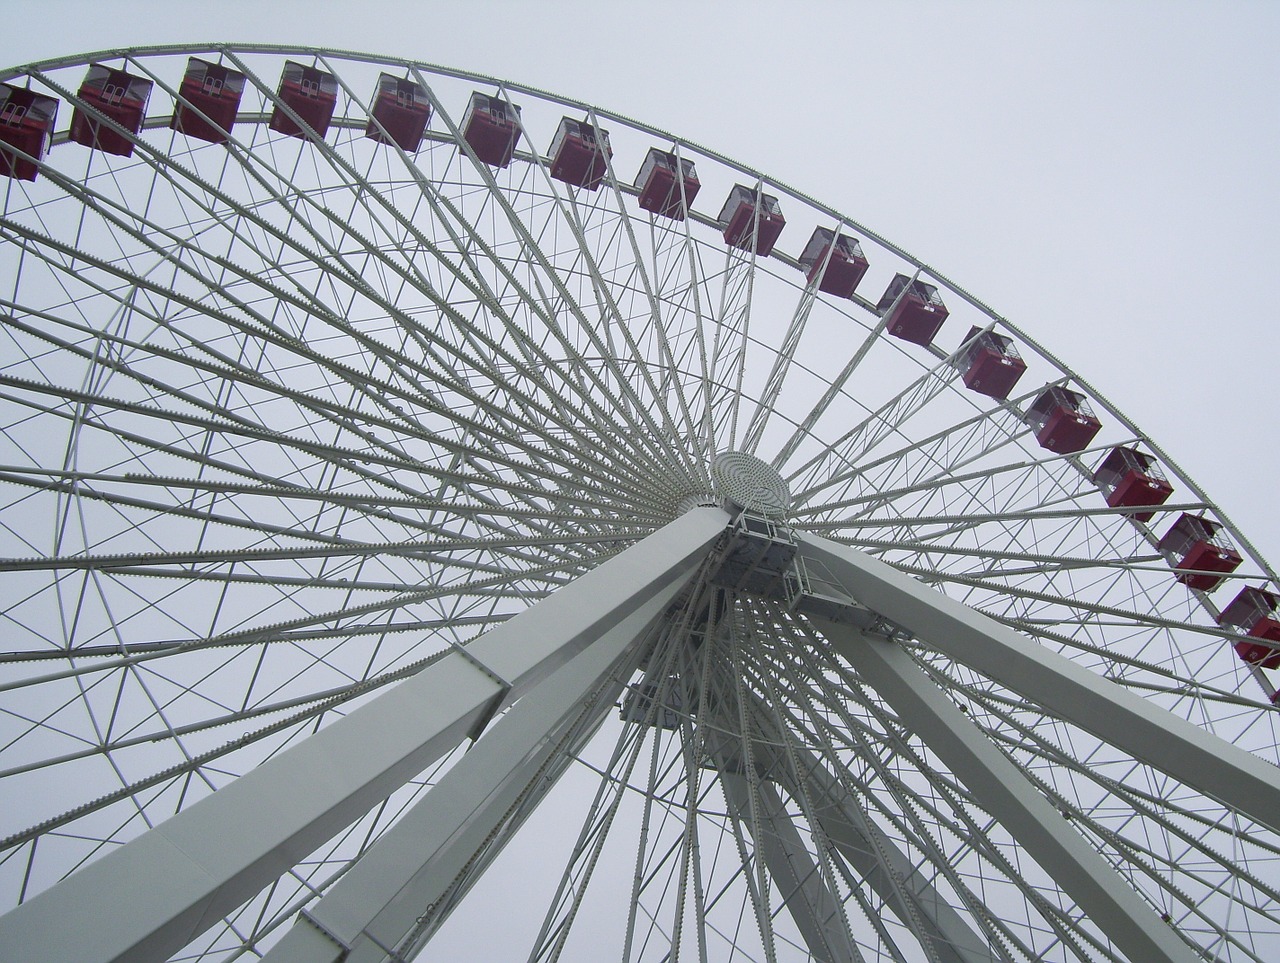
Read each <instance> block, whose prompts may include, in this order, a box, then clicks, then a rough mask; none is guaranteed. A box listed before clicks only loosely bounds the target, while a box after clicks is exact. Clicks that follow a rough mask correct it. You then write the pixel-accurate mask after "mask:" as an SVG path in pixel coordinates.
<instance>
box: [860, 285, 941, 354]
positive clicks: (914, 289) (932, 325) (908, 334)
mask: <svg viewBox="0 0 1280 963" xmlns="http://www.w3.org/2000/svg"><path fill="white" fill-rule="evenodd" d="M908 285H909V287H908ZM899 295H902V296H901V297H899ZM895 301H896V302H897V306H896V307H895V306H894V302H895ZM890 308H892V309H893V313H892V314H890V315H889V318H888V321H887V322H886V323H885V330H886V331H888V332H889V333H890V334H891V335H893V336H894V337H895V338H901V339H902V340H903V341H910V342H912V343H913V344H929V343H930V342H932V341H933V336H934V335H935V334H937V333H938V329H939V328H941V327H942V322H943V321H945V320H947V307H946V305H945V304H943V303H942V297H941V296H940V295H939V294H938V289H937V288H936V287H934V286H933V285H932V284H926V283H925V282H924V281H921V280H920V279H919V278H917V279H916V280H914V281H913V280H911V279H910V278H909V277H907V276H906V275H905V274H895V275H894V276H893V280H892V281H890V282H889V286H888V287H887V288H885V292H884V295H883V296H882V297H881V298H880V302H879V303H878V304H877V305H876V310H877V311H879V312H880V313H881V314H882V315H883V314H884V313H885V312H886V311H888V310H889V309H890Z"/></svg>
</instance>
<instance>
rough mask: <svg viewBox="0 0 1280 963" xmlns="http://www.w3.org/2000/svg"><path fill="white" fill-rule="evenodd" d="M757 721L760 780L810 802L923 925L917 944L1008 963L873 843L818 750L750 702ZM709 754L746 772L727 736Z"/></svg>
mask: <svg viewBox="0 0 1280 963" xmlns="http://www.w3.org/2000/svg"><path fill="white" fill-rule="evenodd" d="M749 698H750V697H749ZM750 715H751V718H752V720H753V721H754V723H755V725H756V726H757V727H758V728H759V730H760V735H761V739H760V740H759V741H758V742H757V743H756V744H755V746H754V747H753V753H752V754H753V756H754V758H755V762H756V767H757V769H758V770H759V772H760V776H761V778H767V779H771V780H773V781H774V782H775V783H777V784H778V786H780V787H781V788H782V790H783V791H784V792H786V793H787V795H789V796H790V797H791V798H792V799H801V798H807V799H808V800H809V803H810V804H811V805H812V807H813V812H812V821H813V822H814V823H816V825H815V827H814V828H815V829H817V828H820V829H821V831H822V833H823V834H824V835H825V836H826V838H827V839H828V840H829V841H830V843H831V845H832V846H833V847H834V848H835V850H836V852H838V853H839V854H840V856H841V858H842V859H844V861H845V863H846V864H847V865H848V867H849V869H850V870H851V871H852V872H853V874H854V875H855V876H858V877H860V878H861V879H862V880H863V881H864V882H865V884H866V885H867V886H869V887H870V888H871V889H872V890H874V891H875V893H876V894H877V895H878V896H879V897H880V899H881V900H882V901H883V902H884V904H885V905H886V906H887V907H888V908H889V909H890V911H892V912H893V913H894V915H896V916H897V917H898V919H899V920H900V921H901V922H902V924H903V925H904V926H907V927H908V928H911V929H912V930H913V931H914V930H915V929H916V927H914V926H912V921H913V920H915V921H917V922H918V925H919V930H920V931H919V932H918V933H917V934H916V935H917V937H918V938H919V939H921V940H929V942H930V944H931V946H932V948H933V952H934V958H936V959H937V960H938V961H939V963H1005V961H1006V960H1007V957H1005V956H1004V955H1003V954H999V955H997V950H996V949H995V948H993V947H992V946H990V945H989V943H988V941H987V940H985V939H983V938H982V937H981V936H980V935H979V934H978V933H976V932H975V931H974V930H973V928H972V927H970V926H969V924H968V923H967V922H966V921H965V919H964V918H963V917H962V916H961V915H960V914H959V913H957V912H956V911H955V909H953V908H952V906H951V903H950V902H949V901H948V900H947V898H945V897H944V896H943V895H942V894H941V893H939V892H938V891H937V889H935V888H934V886H933V885H932V883H930V882H929V880H928V879H927V878H926V877H925V876H924V875H923V874H922V873H920V872H917V870H916V866H915V864H914V863H913V862H912V861H911V859H910V858H909V857H908V856H907V854H906V853H904V852H903V851H902V850H901V849H899V848H898V846H897V844H896V843H894V841H893V840H891V839H889V838H887V837H885V836H884V835H883V834H881V835H880V836H879V837H878V838H876V839H873V838H872V833H873V832H874V831H875V830H874V827H873V826H872V825H871V823H870V820H869V818H868V817H867V816H866V814H865V813H864V812H863V811H862V809H861V807H860V806H859V805H858V803H857V801H856V800H855V799H853V798H852V797H851V796H850V795H849V793H848V791H847V790H846V789H845V787H844V786H843V785H842V784H841V783H840V781H839V780H838V779H836V778H835V777H834V776H833V775H831V773H830V772H829V771H828V770H827V769H826V767H825V766H823V765H822V763H821V762H820V761H819V759H818V757H817V756H816V755H814V753H813V752H812V750H810V749H808V748H807V747H806V746H805V745H802V744H800V743H799V742H797V741H796V740H795V739H794V738H793V737H790V736H787V735H786V734H785V733H784V732H783V730H782V728H781V726H780V725H779V723H778V721H776V720H777V717H776V715H775V714H774V713H773V712H772V711H771V710H770V709H769V707H768V704H767V703H766V702H765V701H764V700H763V699H761V698H759V697H755V698H751V701H750ZM723 728H724V729H725V730H726V731H732V728H733V725H732V723H725V724H723ZM784 740H788V741H790V742H791V746H790V751H789V752H786V751H784V750H783V749H782V746H783V745H784V744H785V743H784ZM707 748H708V752H709V753H710V754H711V756H712V758H713V760H714V761H715V764H716V766H717V767H718V768H719V770H720V772H721V773H727V774H732V773H736V772H740V771H741V769H742V757H741V754H740V753H739V751H738V749H737V742H736V740H734V739H732V738H730V737H729V736H727V735H721V736H718V737H716V738H708V740H707ZM793 759H794V761H795V765H794V766H793V765H792V764H791V760H793ZM797 770H799V771H797ZM721 778H723V776H722V777H721Z"/></svg>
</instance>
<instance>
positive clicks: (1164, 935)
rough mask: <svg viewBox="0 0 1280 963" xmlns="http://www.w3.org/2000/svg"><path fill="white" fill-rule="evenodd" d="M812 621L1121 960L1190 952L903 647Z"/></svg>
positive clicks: (1182, 962) (1173, 962)
mask: <svg viewBox="0 0 1280 963" xmlns="http://www.w3.org/2000/svg"><path fill="white" fill-rule="evenodd" d="M813 621H814V622H815V624H817V625H818V626H819V628H820V629H821V630H822V632H823V634H824V635H825V636H826V637H827V639H828V640H829V641H830V642H831V644H832V645H833V646H834V648H835V649H836V651H837V652H839V653H840V655H841V656H842V657H843V658H844V659H845V660H847V661H848V662H849V664H850V665H852V666H853V668H854V669H855V670H856V671H857V672H858V673H859V675H861V676H862V678H863V679H865V680H866V682H867V683H868V684H869V685H870V686H871V687H872V688H874V689H875V690H876V692H877V694H879V695H880V696H881V697H882V698H883V699H884V700H885V701H886V702H887V703H888V704H889V705H891V706H892V707H893V709H894V711H895V712H896V713H897V714H898V718H899V719H901V720H902V722H903V724H904V725H906V726H908V727H909V728H910V729H911V730H912V731H913V732H915V733H917V734H918V735H919V736H920V738H921V739H923V740H924V741H925V743H926V744H927V745H928V746H929V748H930V750H931V751H932V752H934V753H935V754H936V755H937V756H938V758H939V759H941V760H942V761H943V762H944V763H946V765H947V766H948V767H950V769H951V771H952V772H953V773H955V775H956V776H957V777H959V778H960V780H961V781H963V782H964V784H965V785H966V786H967V787H968V788H969V791H970V792H972V793H973V794H974V796H975V798H976V799H977V800H978V802H979V803H980V804H981V805H982V807H983V808H984V809H985V810H986V811H987V812H989V813H990V814H991V815H992V816H993V817H994V818H995V819H996V820H997V822H999V823H1000V825H1001V826H1002V827H1004V829H1005V830H1007V831H1008V832H1009V833H1010V835H1012V836H1013V837H1014V839H1016V840H1017V841H1018V844H1019V845H1020V846H1022V848H1023V849H1025V850H1026V852H1027V854H1028V855H1029V856H1030V857H1031V858H1032V859H1034V860H1035V861H1036V862H1037V863H1038V864H1039V865H1040V867H1041V868H1042V869H1044V870H1045V871H1046V872H1047V873H1049V874H1050V875H1051V876H1052V877H1053V878H1054V880H1055V881H1056V882H1057V883H1058V885H1059V886H1061V887H1062V889H1063V891H1064V892H1065V893H1066V894H1067V895H1068V896H1070V897H1071V899H1073V900H1075V902H1076V903H1077V905H1079V906H1080V908H1081V909H1082V910H1084V912H1085V913H1086V914H1087V915H1088V917H1089V918H1090V919H1091V920H1093V922H1094V923H1095V924H1097V926H1098V927H1099V929H1101V930H1102V932H1104V933H1105V934H1106V935H1107V936H1108V937H1109V938H1110V939H1111V940H1112V941H1114V942H1115V944H1116V946H1118V947H1119V948H1120V950H1121V951H1122V952H1123V953H1124V954H1125V955H1126V956H1128V957H1129V959H1131V960H1142V961H1143V963H1195V961H1197V960H1198V959H1199V956H1198V954H1196V953H1195V952H1194V951H1193V950H1192V949H1191V947H1189V946H1188V945H1187V944H1186V943H1184V942H1183V941H1182V940H1181V939H1180V938H1179V937H1178V935H1177V933H1176V931H1175V930H1174V929H1173V928H1172V927H1170V926H1169V925H1168V924H1167V923H1165V922H1164V921H1162V920H1161V919H1160V918H1159V917H1158V916H1156V914H1155V910H1154V909H1152V907H1151V906H1150V905H1149V904H1147V903H1146V902H1145V901H1144V900H1143V899H1142V897H1141V896H1139V895H1138V893H1137V892H1136V891H1135V890H1133V889H1131V888H1130V887H1129V884H1128V883H1127V882H1126V881H1125V880H1123V879H1122V878H1121V877H1120V876H1119V874H1117V873H1116V871H1115V870H1114V869H1113V868H1112V867H1111V866H1110V865H1109V864H1108V863H1107V862H1106V861H1105V860H1104V859H1103V858H1102V856H1101V855H1100V854H1099V853H1098V852H1097V851H1096V850H1094V848H1093V847H1092V846H1091V845H1090V844H1089V843H1088V842H1087V841H1086V840H1085V839H1084V837H1082V836H1081V835H1080V834H1079V833H1078V832H1076V830H1075V829H1074V828H1073V827H1072V825H1071V824H1070V823H1068V822H1066V821H1065V820H1063V819H1062V817H1061V816H1060V815H1059V813H1058V811H1057V810H1056V809H1055V808H1054V807H1053V806H1052V805H1051V804H1050V803H1049V801H1048V800H1047V799H1046V798H1045V797H1044V796H1043V795H1041V794H1040V792H1039V790H1038V789H1037V788H1036V787H1035V785H1034V784H1033V783H1032V782H1031V781H1030V780H1028V779H1027V778H1026V776H1024V775H1023V774H1022V771H1021V770H1020V769H1019V768H1018V767H1017V766H1016V765H1015V764H1014V763H1013V761H1012V760H1010V759H1009V757H1007V756H1006V755H1004V753H1002V752H1001V751H1000V750H999V749H997V748H996V746H995V744H994V743H992V742H991V740H990V739H989V738H988V737H987V735H986V734H985V733H984V732H983V731H982V730H981V729H979V728H978V726H977V725H976V724H974V722H973V721H972V720H970V719H969V718H968V717H967V716H966V715H965V714H964V713H962V712H961V711H960V710H959V709H958V708H957V707H956V706H955V705H954V704H953V703H952V702H951V701H950V700H949V699H948V698H947V697H946V695H945V694H944V693H943V692H942V691H941V690H940V689H939V688H938V687H937V686H936V685H935V684H934V683H933V681H932V680H931V679H930V678H929V677H928V676H927V675H925V673H924V672H923V671H922V670H921V669H920V667H919V666H918V665H916V664H915V661H914V660H913V659H912V658H911V656H910V654H909V653H908V652H907V651H906V650H905V649H903V648H902V647H901V646H900V645H899V644H897V643H896V642H891V641H888V640H887V639H884V638H881V637H880V636H876V635H868V634H866V633H864V632H862V631H861V630H859V629H857V628H855V627H853V626H850V625H844V624H839V623H836V622H831V621H829V620H825V619H818V618H815V619H814V620H813Z"/></svg>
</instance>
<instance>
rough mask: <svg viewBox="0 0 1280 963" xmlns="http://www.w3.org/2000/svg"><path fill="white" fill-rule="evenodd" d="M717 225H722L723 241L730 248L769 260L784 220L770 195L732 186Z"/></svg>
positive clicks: (785, 222)
mask: <svg viewBox="0 0 1280 963" xmlns="http://www.w3.org/2000/svg"><path fill="white" fill-rule="evenodd" d="M720 223H721V224H723V225H724V241H725V243H726V244H728V245H729V246H730V247H736V248H740V249H741V250H743V251H754V252H755V253H756V254H757V255H759V256H760V257H768V256H769V253H770V252H771V251H772V250H773V245H774V243H775V242H777V240H778V235H779V234H781V233H782V229H783V228H784V227H786V224H787V221H786V218H784V217H783V216H782V206H781V205H780V204H779V203H778V199H777V198H776V197H774V196H773V195H772V194H765V193H763V192H760V191H756V190H754V189H753V188H750V187H744V186H743V185H741V184H735V185H734V186H733V190H731V191H730V192H729V197H728V199H727V200H726V201H725V202H724V207H722V208H721V209H720Z"/></svg>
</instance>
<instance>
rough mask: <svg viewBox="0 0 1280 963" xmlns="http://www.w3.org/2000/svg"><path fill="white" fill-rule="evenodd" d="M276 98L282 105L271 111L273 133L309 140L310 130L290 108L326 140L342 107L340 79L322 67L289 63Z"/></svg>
mask: <svg viewBox="0 0 1280 963" xmlns="http://www.w3.org/2000/svg"><path fill="white" fill-rule="evenodd" d="M276 98H277V99H278V100H279V103H278V104H276V106H275V109H274V110H273V111H272V112H271V123H270V127H271V129H272V130H274V131H277V132H279V133H281V134H287V135H288V136H290V137H301V138H303V139H304V140H305V139H306V136H307V133H306V131H305V130H303V128H302V127H300V126H298V122H297V121H295V120H294V119H293V117H291V116H290V115H289V113H288V110H286V109H285V108H288V109H289V110H292V111H293V113H295V114H297V115H298V117H299V118H300V119H301V120H302V122H303V123H304V124H306V125H307V127H309V128H311V130H313V131H315V134H316V136H317V137H324V135H325V134H327V133H328V132H329V122H330V121H331V120H333V112H334V110H335V108H336V107H337V106H338V78H337V77H335V76H334V75H333V74H331V73H329V72H327V71H324V70H320V69H319V68H318V67H308V66H306V65H304V64H300V63H295V62H294V61H292V60H286V61H285V65H284V72H283V73H282V74H281V75H280V89H279V90H277V91H276Z"/></svg>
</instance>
